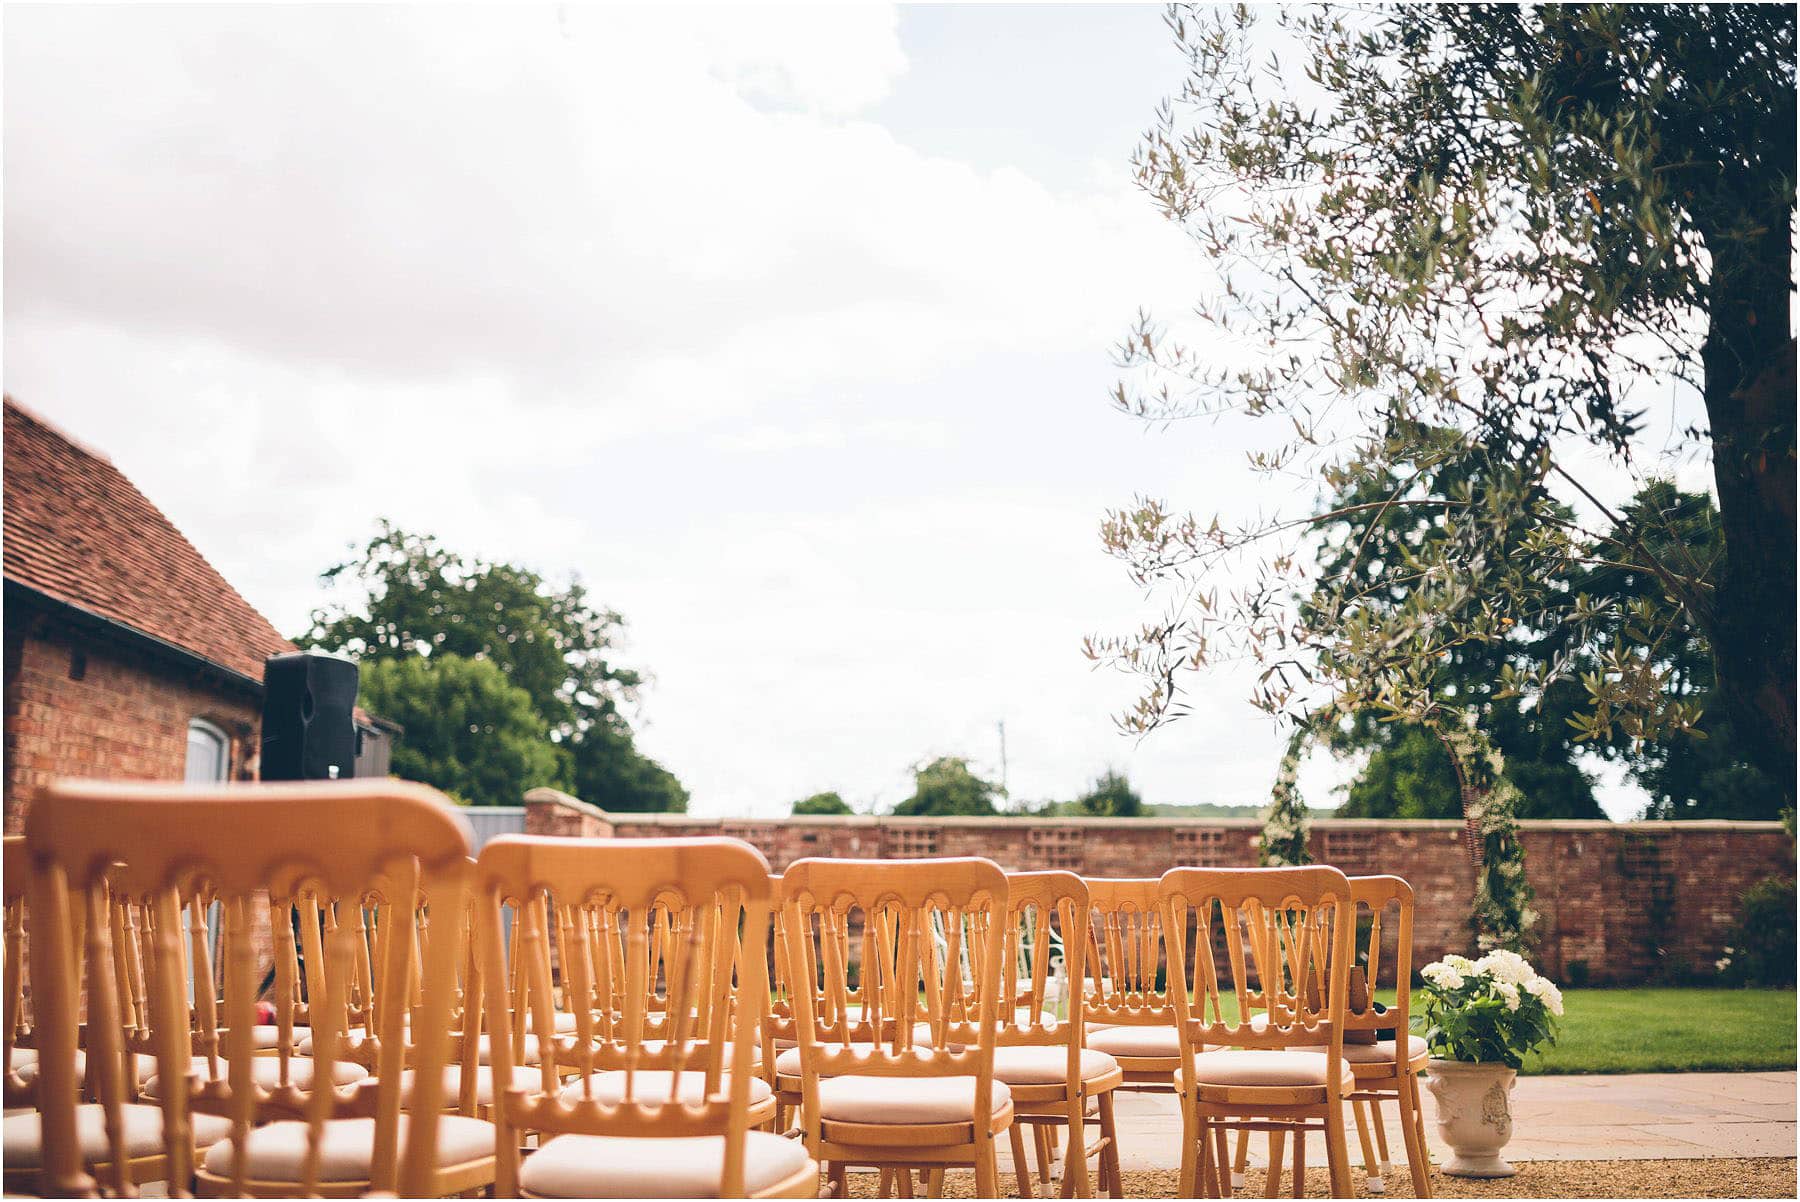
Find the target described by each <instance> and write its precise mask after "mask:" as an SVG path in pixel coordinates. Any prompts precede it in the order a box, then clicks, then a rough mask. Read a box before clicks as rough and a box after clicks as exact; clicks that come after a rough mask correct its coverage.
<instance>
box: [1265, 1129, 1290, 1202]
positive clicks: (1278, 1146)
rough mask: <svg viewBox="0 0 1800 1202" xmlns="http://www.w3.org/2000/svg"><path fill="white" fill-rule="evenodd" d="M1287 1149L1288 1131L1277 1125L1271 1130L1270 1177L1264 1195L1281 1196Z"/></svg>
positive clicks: (1270, 1196) (1267, 1196)
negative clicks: (1282, 1168)
mask: <svg viewBox="0 0 1800 1202" xmlns="http://www.w3.org/2000/svg"><path fill="white" fill-rule="evenodd" d="M1285 1151H1287V1132H1285V1131H1283V1130H1282V1129H1281V1128H1279V1127H1276V1128H1274V1129H1272V1130H1271V1131H1270V1132H1269V1179H1268V1180H1267V1181H1266V1182H1264V1183H1263V1197H1265V1198H1279V1197H1281V1157H1282V1153H1284V1152H1285Z"/></svg>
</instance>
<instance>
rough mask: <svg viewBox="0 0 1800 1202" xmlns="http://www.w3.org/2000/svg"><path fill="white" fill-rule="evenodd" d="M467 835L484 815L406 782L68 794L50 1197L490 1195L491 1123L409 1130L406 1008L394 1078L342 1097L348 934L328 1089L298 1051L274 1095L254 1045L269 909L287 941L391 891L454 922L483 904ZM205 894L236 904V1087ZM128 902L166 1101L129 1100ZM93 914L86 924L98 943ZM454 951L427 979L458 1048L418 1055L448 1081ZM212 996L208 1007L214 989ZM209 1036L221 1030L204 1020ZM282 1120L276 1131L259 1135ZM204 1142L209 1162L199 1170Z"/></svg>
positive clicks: (436, 1011) (46, 911)
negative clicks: (206, 984) (83, 1050)
mask: <svg viewBox="0 0 1800 1202" xmlns="http://www.w3.org/2000/svg"><path fill="white" fill-rule="evenodd" d="M469 839H470V836H469V828H468V824H467V822H466V821H464V820H463V819H462V818H461V816H460V815H459V814H458V813H457V812H456V810H455V808H454V807H453V806H452V805H451V804H450V803H449V802H448V801H447V799H445V798H443V797H442V795H440V794H438V793H436V792H434V791H433V790H430V789H426V788H423V787H421V786H415V785H407V784H403V783H401V782H397V781H346V782H334V783H331V784H308V785H227V786H220V787H204V788H191V787H187V786H175V785H146V784H122V783H113V782H58V783H56V784H53V785H52V786H51V787H50V788H49V789H47V790H46V791H45V793H44V795H43V796H42V797H41V798H40V799H39V800H38V802H37V803H36V804H34V805H33V807H32V810H31V814H30V816H29V818H28V819H27V824H26V840H27V848H28V851H29V855H30V860H31V901H32V922H33V930H32V940H31V960H32V964H31V967H32V974H31V976H32V981H33V987H34V992H35V996H34V999H33V1001H34V1004H35V1005H34V1012H35V1017H36V1019H37V1022H38V1034H39V1062H40V1065H42V1066H43V1068H42V1073H41V1078H40V1084H39V1104H40V1108H41V1131H42V1155H41V1157H40V1158H39V1163H38V1164H37V1165H36V1166H34V1176H35V1178H36V1180H35V1181H34V1182H32V1184H35V1185H37V1186H38V1187H40V1188H41V1189H42V1191H43V1192H46V1193H51V1194H87V1193H90V1192H92V1191H93V1190H95V1189H96V1187H97V1184H98V1183H97V1182H96V1180H95V1176H94V1175H95V1174H99V1175H100V1176H101V1177H102V1178H103V1179H104V1181H105V1183H106V1186H107V1188H108V1189H110V1190H111V1191H113V1192H116V1193H126V1192H129V1189H130V1187H131V1185H132V1183H133V1182H134V1181H138V1180H145V1179H147V1176H148V1175H149V1174H154V1175H156V1176H160V1177H162V1178H164V1179H165V1180H167V1181H168V1183H169V1187H170V1190H171V1192H172V1193H178V1194H179V1193H185V1192H187V1190H188V1189H189V1188H190V1183H195V1184H197V1186H198V1188H199V1189H200V1190H201V1191H202V1192H208V1193H217V1194H225V1193H229V1194H233V1195H246V1194H248V1195H252V1196H295V1195H306V1194H317V1195H322V1196H332V1197H349V1196H358V1195H361V1194H364V1193H368V1192H370V1191H371V1190H385V1191H394V1190H397V1191H398V1192H400V1193H402V1194H407V1195H415V1196H441V1195H445V1194H450V1193H460V1192H464V1191H466V1190H470V1189H476V1188H481V1187H483V1186H485V1185H486V1184H488V1183H489V1182H490V1181H491V1180H492V1176H493V1160H494V1155H493V1150H494V1129H493V1127H492V1126H491V1125H489V1124H486V1123H481V1122H478V1121H476V1120H473V1119H468V1118H463V1117H461V1116H446V1117H444V1118H442V1119H440V1120H438V1121H436V1122H409V1121H408V1120H406V1119H403V1118H402V1117H401V1115H400V1108H399V1101H400V1097H399V1094H400V1086H399V1083H398V1082H399V1075H400V1074H399V1068H400V1052H401V1050H402V1049H401V1040H400V1039H399V1038H398V1036H399V1029H400V1022H401V1016H400V1012H399V1010H398V1009H390V1010H389V1011H388V1012H387V1013H386V1015H385V1016H384V1022H383V1027H382V1035H383V1036H384V1038H385V1039H386V1040H387V1043H386V1048H387V1052H388V1054H387V1055H386V1056H385V1057H384V1059H383V1061H382V1064H381V1067H382V1069H383V1070H384V1071H383V1072H382V1073H381V1074H380V1075H379V1076H378V1077H377V1078H376V1079H374V1080H372V1081H366V1082H364V1083H362V1084H361V1085H357V1086H352V1087H350V1088H348V1089H344V1090H340V1089H338V1088H335V1087H333V1086H332V1085H331V1082H332V1080H333V1071H334V1068H335V1062H336V1055H335V1053H336V1049H337V1045H338V1043H339V1041H340V1040H341V1037H342V1034H343V1024H342V1017H341V1016H342V1014H343V1013H344V1011H345V1009H346V1005H345V1002H344V987H343V982H345V981H346V980H347V979H348V978H349V976H350V963H349V962H350V960H351V958H352V955H353V949H352V947H351V941H350V939H349V938H348V935H347V930H348V928H340V930H339V931H338V932H337V933H336V937H335V938H333V939H332V940H331V941H330V942H329V945H328V946H326V947H325V948H324V949H323V954H324V955H325V956H326V957H328V958H329V959H330V960H331V961H332V963H333V965H334V966H335V967H336V971H335V972H327V974H326V982H327V987H328V989H329V990H330V991H331V994H332V996H331V998H330V1002H329V1004H328V1005H327V1006H326V1012H327V1013H326V1016H325V1017H326V1024H325V1026H323V1027H322V1028H321V1029H320V1032H319V1034H320V1036H321V1038H320V1039H319V1041H318V1043H319V1046H318V1047H317V1048H316V1049H315V1059H314V1068H313V1073H312V1080H313V1082H315V1083H316V1085H315V1087H311V1088H301V1087H300V1086H299V1085H298V1083H297V1080H296V1077H297V1076H298V1074H297V1073H295V1072H294V1070H293V1069H292V1066H291V1064H290V1063H288V1062H289V1061H290V1060H291V1058H290V1057H286V1056H283V1057H280V1058H279V1059H280V1060H281V1061H282V1062H283V1067H285V1069H286V1071H287V1072H288V1073H289V1074H290V1075H289V1076H288V1077H287V1078H286V1080H285V1081H283V1080H282V1078H281V1075H280V1074H281V1072H282V1068H278V1069H277V1079H276V1081H275V1084H274V1088H264V1086H263V1085H262V1084H261V1083H259V1079H258V1078H259V1074H258V1069H257V1061H258V1059H259V1058H258V1057H256V1056H255V1054H254V1053H255V1051H256V1049H255V1047H254V1046H253V1038H252V1034H251V1032H252V1028H253V1027H254V1026H255V1023H254V1017H255V1010H254V1006H255V999H254V996H253V995H254V993H255V990H256V984H257V979H256V962H257V959H258V948H257V946H256V943H257V931H256V922H255V921H254V918H255V916H256V915H257V913H258V912H259V910H258V908H259V907H266V909H265V910H263V911H261V912H262V913H263V914H264V915H267V914H274V915H276V916H277V918H276V920H275V921H273V922H272V923H269V924H268V926H269V934H270V936H271V937H272V938H273V940H274V941H275V944H276V946H277V948H279V947H280V944H281V940H282V939H283V938H284V932H285V933H286V934H285V937H286V938H291V937H292V927H291V925H290V924H289V923H287V922H286V921H284V920H283V919H285V916H286V915H287V914H288V913H289V912H290V911H291V907H292V906H293V905H294V904H296V902H297V901H298V900H299V899H302V898H304V897H306V896H308V895H314V896H317V897H321V898H325V897H329V898H336V899H346V898H348V899H360V898H364V897H379V898H382V899H385V900H386V902H387V903H388V904H389V905H391V906H393V907H395V908H396V909H403V908H406V907H408V906H410V904H411V900H412V899H416V898H417V897H419V896H422V895H423V896H429V897H432V898H435V899H439V903H440V906H441V908H442V909H443V911H444V913H443V914H442V915H440V916H439V921H440V922H442V923H444V924H445V925H446V926H447V927H451V928H454V927H455V926H457V925H459V924H460V920H461V915H462V914H463V912H464V909H465V906H466V887H467V875H468V863H469V861H468V854H469ZM109 886H110V888H111V891H112V893H111V897H110V898H109V894H108V888H109ZM196 894H198V895H199V896H201V897H202V898H208V899H216V900H217V901H218V902H219V903H220V905H221V910H222V913H223V915H224V930H223V932H222V934H223V940H224V949H225V954H224V956H223V958H222V962H221V963H222V967H223V971H224V976H225V982H224V984H225V989H224V991H223V996H224V1005H223V1011H224V1013H223V1015H222V1016H221V1017H222V1018H223V1023H222V1024H221V1026H220V1027H218V1028H215V1029H214V1031H213V1034H215V1035H216V1032H217V1030H224V1031H225V1032H226V1034H225V1036H223V1037H222V1039H221V1041H220V1042H221V1048H220V1052H219V1060H220V1062H221V1065H222V1076H221V1075H215V1074H214V1072H213V1068H212V1065H211V1064H210V1063H208V1064H206V1065H196V1063H195V1056H194V1042H193V1035H194V1020H193V1019H192V1018H191V1017H190V1006H189V1001H188V984H187V981H186V979H185V978H184V975H183V974H184V969H185V964H186V962H185V960H184V956H183V950H182V945H183V939H182V937H181V936H182V934H183V930H182V921H181V914H180V911H181V908H182V906H183V904H184V901H185V900H186V899H190V898H192V897H194V896H196ZM265 898H266V901H265V900H264V899H265ZM112 899H121V900H124V899H128V900H130V901H131V902H133V903H135V904H137V905H139V906H141V907H142V911H143V913H144V914H146V915H147V916H148V922H149V927H148V935H147V938H145V939H144V940H143V947H144V950H145V951H146V953H147V955H146V959H145V963H144V966H143V970H144V979H145V982H146V989H147V993H148V998H147V1014H148V1019H149V1037H150V1042H151V1043H152V1044H153V1046H154V1049H155V1060H156V1067H157V1077H158V1093H159V1095H160V1096H159V1097H158V1100H157V1102H156V1104H155V1105H154V1106H150V1105H141V1104H140V1105H132V1104H129V1103H127V1102H126V1100H125V1099H126V1095H127V1088H126V1084H125V1080H124V1078H125V1069H124V1063H125V1062H124V1060H123V1057H124V1055H125V1045H124V1032H123V1026H122V1023H121V1021H120V1016H121V999H122V994H123V993H124V992H125V991H123V990H121V989H120V988H119V982H118V980H117V978H116V977H115V976H114V974H113V972H112V971H111V960H112V942H113V928H112V925H111V923H109V922H108V921H107V920H106V918H107V906H108V905H109V902H110V901H111V900H112ZM75 912H85V913H86V914H87V922H86V934H85V938H84V939H83V940H82V941H81V944H80V946H79V947H78V946H77V943H76V940H75V937H74V922H73V913H75ZM396 928H397V929H396V933H395V937H394V938H392V939H391V940H390V941H389V944H388V946H387V948H386V954H384V955H383V957H382V958H381V960H380V961H379V963H377V964H376V965H375V971H376V972H377V973H378V974H380V977H381V979H383V980H384V981H385V982H386V983H387V984H388V985H389V986H390V988H389V993H390V994H396V993H399V992H402V991H404V988H405V982H406V974H407V973H408V972H409V971H410V970H411V966H412V954H411V953H412V946H411V940H410V938H408V937H406V936H404V935H402V934H401V933H400V932H401V931H410V930H411V926H410V924H396ZM454 946H455V940H454V939H453V938H452V939H446V940H444V941H443V942H442V943H441V944H439V943H435V942H434V944H433V946H432V949H431V955H430V956H429V957H428V958H427V961H426V963H425V964H424V966H423V999H424V1004H423V1010H422V1013H421V1015H420V1018H419V1020H418V1022H417V1024H416V1027H417V1029H418V1030H421V1031H425V1030H430V1031H444V1032H446V1036H445V1038H443V1039H436V1038H433V1039H424V1040H421V1041H420V1045H419V1063H420V1067H421V1069H422V1070H424V1075H425V1076H426V1077H428V1078H432V1079H435V1077H436V1076H437V1075H439V1074H441V1070H442V1066H443V1064H444V1061H445V1058H446V1055H447V1053H448V1047H447V1045H448V1042H449V1040H448V1036H447V1031H448V1018H449V1001H450V991H449V989H448V984H449V982H450V980H451V978H452V976H453V974H454V968H455V965H454V963H453V961H452V959H451V953H452V950H453V948H454ZM274 959H275V965H276V968H277V972H278V973H280V972H282V971H283V969H282V965H283V964H284V963H291V960H288V959H287V957H285V956H284V954H283V953H282V951H279V950H278V951H277V953H276V955H275V957H274ZM77 964H85V967H86V978H85V987H86V1002H87V1030H88V1033H89V1034H88V1041H87V1042H88V1048H87V1062H88V1076H89V1079H90V1083H92V1084H93V1085H94V1086H95V1087H96V1089H97V1093H98V1096H99V1097H100V1102H99V1103H98V1104H97V1105H95V1106H93V1107H88V1108H83V1107H80V1106H79V1105H78V1103H77V1087H76V1082H75V1079H74V1073H73V1071H72V1070H73V1065H74V1060H75V1052H76V1042H77V1040H76V1019H77V1000H78V998H77V992H76V991H77V989H78V987H79V986H78V984H77V978H76V969H75V966H76V965H77ZM289 984H291V983H290V982H284V983H283V986H282V987H280V988H278V989H277V991H276V997H277V1003H278V1007H279V1008H280V1013H281V1014H282V1025H283V1026H286V1027H290V1028H291V1019H292V1010H291V1000H292V997H293V991H292V989H291V988H287V987H286V986H287V985H289ZM197 994H198V997H199V998H200V999H201V1002H200V1008H201V1009H202V1011H204V1010H205V1009H206V1008H207V1005H208V1004H209V1003H210V1002H211V993H210V990H208V989H200V990H197ZM314 1017H315V1018H316V1017H318V1016H317V1015H315V1016H314ZM201 1026H202V1033H203V1035H204V1034H206V1032H205V1021H204V1019H202V1021H201ZM206 1059H207V1060H208V1061H211V1060H212V1059H213V1057H212V1056H210V1055H209V1056H208V1057H206ZM203 1077H204V1078H205V1079H204V1080H202V1078H203ZM284 1114H285V1115H296V1114H297V1116H298V1117H282V1116H283V1115H284ZM265 1118H275V1119H276V1120H277V1121H273V1122H269V1123H267V1124H266V1125H260V1126H259V1125H256V1124H257V1123H258V1121H259V1120H260V1119H265ZM7 1121H8V1122H9V1123H11V1122H13V1121H15V1120H13V1119H8V1120H7ZM9 1144H10V1139H9ZM201 1148H204V1149H205V1155H204V1160H203V1163H200V1164H199V1165H196V1163H195V1162H196V1159H197V1158H198V1156H197V1153H198V1150H199V1149H201ZM12 1185H13V1173H12V1165H11V1163H10V1148H9V1165H8V1186H9V1187H11V1186H12Z"/></svg>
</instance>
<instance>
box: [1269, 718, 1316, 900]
mask: <svg viewBox="0 0 1800 1202" xmlns="http://www.w3.org/2000/svg"><path fill="white" fill-rule="evenodd" d="M1312 729H1313V728H1312V725H1311V724H1310V723H1302V724H1301V725H1299V726H1297V727H1295V728H1294V733H1293V734H1292V735H1291V736H1290V737H1289V738H1288V743H1287V750H1286V751H1285V752H1284V753H1283V754H1282V757H1281V766H1280V768H1278V769H1277V770H1276V772H1275V787H1274V788H1273V789H1271V790H1270V791H1269V808H1268V809H1266V810H1264V811H1263V814H1262V824H1263V829H1262V845H1261V847H1260V848H1259V849H1258V851H1257V859H1258V860H1259V861H1260V862H1261V863H1262V864H1263V865H1264V866H1265V867H1268V868H1284V867H1287V866H1289V865H1293V864H1310V863H1312V854H1311V853H1310V852H1308V851H1307V850H1306V802H1305V801H1303V800H1302V799H1301V797H1300V788H1299V785H1298V783H1297V781H1298V777H1299V772H1300V759H1301V757H1302V756H1304V755H1305V754H1306V746H1307V744H1308V743H1309V742H1310V741H1311V739H1312Z"/></svg>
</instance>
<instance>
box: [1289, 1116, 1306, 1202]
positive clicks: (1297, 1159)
mask: <svg viewBox="0 0 1800 1202" xmlns="http://www.w3.org/2000/svg"><path fill="white" fill-rule="evenodd" d="M1293 1175H1294V1187H1293V1190H1292V1191H1291V1192H1292V1193H1293V1195H1294V1197H1296V1198H1304V1197H1306V1132H1305V1130H1304V1129H1302V1128H1301V1127H1300V1125H1299V1124H1298V1123H1296V1124H1295V1125H1294V1167H1293Z"/></svg>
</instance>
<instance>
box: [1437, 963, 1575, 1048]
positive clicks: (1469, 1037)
mask: <svg viewBox="0 0 1800 1202" xmlns="http://www.w3.org/2000/svg"><path fill="white" fill-rule="evenodd" d="M1419 975H1420V977H1421V978H1422V982H1423V983H1422V984H1421V985H1420V987H1419V989H1418V991H1417V992H1415V993H1414V994H1413V1003H1414V1005H1416V1006H1417V1007H1418V1008H1419V1017H1418V1021H1419V1024H1420V1025H1421V1026H1422V1027H1423V1028H1424V1031H1425V1044H1426V1047H1427V1048H1428V1049H1429V1050H1430V1052H1431V1054H1432V1055H1433V1056H1436V1057H1437V1058H1438V1059H1440V1060H1457V1061H1461V1062H1463V1063H1467V1064H1505V1065H1507V1066H1508V1067H1511V1068H1515V1069H1516V1068H1520V1067H1522V1066H1523V1065H1524V1063H1525V1057H1526V1056H1527V1055H1529V1054H1530V1053H1532V1052H1534V1051H1537V1050H1539V1049H1540V1048H1543V1047H1547V1046H1549V1045H1551V1044H1554V1043H1555V1042H1556V1030H1557V1020H1558V1019H1560V1018H1561V1017H1562V1012H1563V1000H1562V993H1561V991H1560V990H1558V989H1557V988H1556V986H1555V985H1553V984H1551V983H1550V982H1549V981H1547V980H1545V979H1544V978H1542V977H1540V976H1538V974H1537V971H1536V970H1535V969H1533V968H1532V967H1531V965H1530V964H1529V963H1527V962H1526V960H1525V959H1524V957H1522V956H1519V955H1516V954H1514V953H1512V952H1507V951H1495V952H1490V953H1488V954H1487V955H1485V956H1483V957H1482V958H1481V959H1479V960H1470V959H1469V958H1468V957H1466V956H1445V957H1444V958H1443V959H1442V960H1439V961H1436V962H1434V963H1431V964H1427V965H1426V966H1425V967H1424V968H1422V969H1421V970H1420V971H1419Z"/></svg>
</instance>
